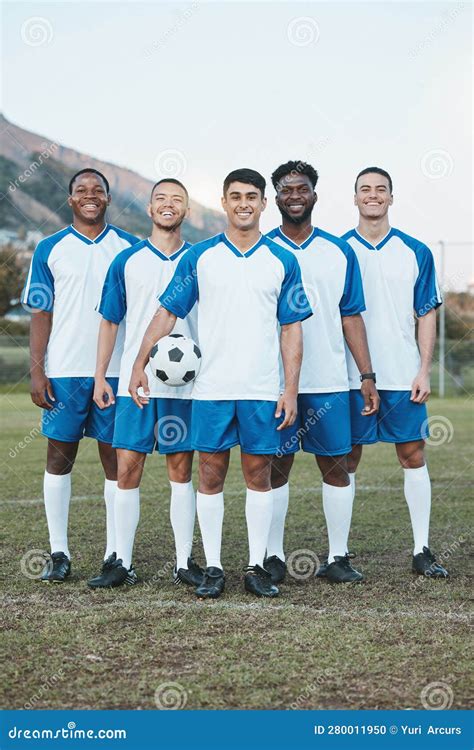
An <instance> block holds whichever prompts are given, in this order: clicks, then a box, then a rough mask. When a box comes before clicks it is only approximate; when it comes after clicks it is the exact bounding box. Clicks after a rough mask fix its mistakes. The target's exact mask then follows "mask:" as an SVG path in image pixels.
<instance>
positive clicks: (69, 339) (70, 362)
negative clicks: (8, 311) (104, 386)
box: [21, 224, 138, 378]
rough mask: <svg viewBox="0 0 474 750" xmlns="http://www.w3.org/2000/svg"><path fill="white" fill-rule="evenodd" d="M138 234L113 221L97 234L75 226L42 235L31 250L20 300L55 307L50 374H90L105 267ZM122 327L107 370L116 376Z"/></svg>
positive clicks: (32, 305) (48, 361) (48, 362)
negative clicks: (91, 235) (91, 234)
mask: <svg viewBox="0 0 474 750" xmlns="http://www.w3.org/2000/svg"><path fill="white" fill-rule="evenodd" d="M136 242H138V238H137V237H134V236H133V235H131V234H129V233H128V232H124V231H123V230H122V229H119V228H118V227H114V226H112V225H111V224H108V225H106V227H105V228H104V230H103V232H101V233H100V234H99V236H98V237H96V238H95V240H90V239H89V238H88V237H86V236H85V235H83V234H81V233H80V232H78V231H77V230H76V229H75V228H74V227H73V226H69V227H66V228H65V229H62V230H61V231H60V232H56V234H53V235H51V236H50V237H45V239H43V240H41V242H40V243H39V244H38V246H37V248H36V250H35V253H34V255H33V258H32V261H31V265H30V270H29V272H28V277H27V280H26V284H25V288H24V290H23V292H22V296H21V301H22V303H23V304H26V305H28V306H29V307H30V308H31V309H32V310H33V311H36V310H44V311H47V312H52V313H53V321H52V328H51V335H50V337H49V341H48V347H47V350H46V358H45V373H46V375H47V377H48V378H71V377H92V376H93V375H94V372H95V365H96V356H97V338H98V333H99V324H100V315H99V313H98V312H97V309H96V308H97V303H98V300H99V299H100V294H101V291H102V286H103V284H104V279H105V276H106V273H107V271H108V268H109V266H110V264H111V262H112V261H113V259H114V258H115V256H116V255H118V254H119V253H120V252H121V251H122V250H124V249H125V248H127V247H129V246H130V245H133V244H135V243H136ZM122 345H123V332H121V334H120V336H118V337H117V343H116V346H115V349H114V353H113V355H112V358H111V360H110V365H109V368H108V370H107V376H108V377H114V376H118V374H119V369H120V356H121V349H122Z"/></svg>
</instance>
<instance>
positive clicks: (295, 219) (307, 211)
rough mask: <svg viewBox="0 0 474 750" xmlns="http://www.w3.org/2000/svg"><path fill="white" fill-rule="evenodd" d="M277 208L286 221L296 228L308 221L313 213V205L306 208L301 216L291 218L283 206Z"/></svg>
mask: <svg viewBox="0 0 474 750" xmlns="http://www.w3.org/2000/svg"><path fill="white" fill-rule="evenodd" d="M278 208H279V210H280V213H281V215H282V216H283V218H284V219H285V220H286V221H288V222H289V223H290V224H295V225H296V226H298V224H303V223H304V222H305V221H306V220H307V219H309V217H310V216H311V214H312V213H313V208H314V203H313V205H312V206H308V207H307V208H305V210H304V211H303V213H302V214H301V216H292V215H291V214H290V213H288V211H287V210H286V208H285V207H284V206H278Z"/></svg>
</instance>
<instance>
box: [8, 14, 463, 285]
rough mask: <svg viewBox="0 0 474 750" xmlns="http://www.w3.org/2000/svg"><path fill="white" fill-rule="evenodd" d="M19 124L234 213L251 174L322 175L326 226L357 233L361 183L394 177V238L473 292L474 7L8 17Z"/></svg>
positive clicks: (13, 112) (321, 210)
mask: <svg viewBox="0 0 474 750" xmlns="http://www.w3.org/2000/svg"><path fill="white" fill-rule="evenodd" d="M3 16H4V23H3V27H4V39H3V50H4V51H3V76H2V83H3V87H2V88H3V97H2V99H3V104H2V110H3V112H4V114H5V116H6V117H7V118H8V119H10V120H11V121H13V122H14V123H15V124H17V125H20V126H21V127H25V128H27V129H29V130H32V131H35V132H37V133H40V134H41V135H44V136H47V137H48V138H49V139H51V140H53V141H57V142H60V143H62V144H64V145H66V146H70V147H72V148H75V149H77V150H79V151H82V152H84V153H87V154H90V155H92V156H95V157H98V158H100V159H104V160H106V161H111V162H113V163H116V164H119V165H121V166H125V167H129V168H131V169H134V170H136V171H137V172H139V173H140V174H142V175H144V176H145V177H148V178H150V179H157V178H158V177H160V176H166V175H168V176H177V177H179V178H180V179H182V180H183V182H185V184H186V185H187V186H188V188H189V191H190V193H191V195H192V197H193V198H195V199H196V200H198V201H200V202H202V203H204V204H205V205H207V206H210V207H214V208H219V207H220V196H221V190H222V187H221V186H222V181H223V178H224V177H225V175H226V174H227V173H228V172H229V171H231V170H232V169H235V168H237V167H242V166H247V167H252V168H254V169H257V170H258V171H260V172H261V173H262V174H263V175H264V176H265V178H266V179H267V181H268V182H269V188H268V197H269V205H268V208H267V211H266V212H265V214H264V220H263V224H262V226H263V229H264V230H265V231H266V230H269V229H271V228H272V227H273V226H275V225H277V224H278V223H279V213H278V211H277V210H276V208H275V206H274V191H273V189H272V186H271V183H270V175H271V173H272V171H273V170H274V169H275V168H276V167H277V166H278V165H279V164H280V163H282V162H286V161H287V160H288V159H302V160H307V161H309V162H311V163H312V164H313V165H314V166H315V167H316V168H317V170H318V172H319V174H320V179H319V182H318V186H317V192H318V198H319V200H318V204H317V209H316V213H315V215H314V223H315V224H316V225H318V226H321V227H322V228H324V229H325V230H326V231H329V232H332V233H334V234H342V233H343V232H345V231H347V230H348V229H349V228H351V227H353V226H354V225H355V224H356V223H357V214H356V211H355V208H354V205H353V183H354V177H355V175H356V174H357V172H358V171H360V169H362V168H364V167H366V166H369V165H370V166H373V165H379V166H382V167H384V168H385V169H387V170H388V171H389V172H390V173H391V175H392V178H393V183H394V205H393V207H392V209H391V215H390V221H391V224H392V225H393V226H396V227H398V228H400V229H401V230H402V231H404V232H407V233H408V234H411V235H413V236H415V237H417V238H418V239H421V240H422V241H424V242H426V243H428V244H430V246H431V247H432V249H433V251H434V254H435V258H436V260H437V263H438V267H439V261H440V255H439V248H438V244H437V243H438V242H439V241H440V240H443V241H445V242H446V243H447V245H446V256H445V258H446V260H445V274H444V285H445V288H448V289H449V288H453V289H463V288H464V287H465V286H466V284H467V282H468V281H469V280H470V279H472V278H473V275H474V271H473V264H472V251H473V245H469V244H454V243H469V242H470V241H471V240H472V68H471V65H472V40H471V21H472V18H471V16H472V6H471V4H470V3H469V2H457V0H455V1H454V2H442V3H431V2H416V3H414V2H341V3H339V2H323V3H322V2H305V3H298V2H274V1H272V2H260V3H258V2H222V1H221V2H204V1H203V0H189V2H185V3H181V2H172V3H170V2H149V3H142V2H129V3H117V2H113V1H112V0H110V1H104V2H100V3H97V2H80V3H79V2H72V1H69V2H59V3H43V2H35V3H31V2H22V1H21V0H20V1H19V0H16V1H15V2H14V3H13V2H11V3H8V2H7V3H4V7H3Z"/></svg>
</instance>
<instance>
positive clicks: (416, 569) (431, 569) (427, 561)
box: [411, 547, 449, 578]
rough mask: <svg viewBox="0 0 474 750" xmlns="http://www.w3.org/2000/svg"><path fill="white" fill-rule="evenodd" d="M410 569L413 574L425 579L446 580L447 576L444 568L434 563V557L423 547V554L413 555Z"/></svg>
mask: <svg viewBox="0 0 474 750" xmlns="http://www.w3.org/2000/svg"><path fill="white" fill-rule="evenodd" d="M411 569H412V571H413V573H416V574H417V575H419V576H426V577H427V578H448V576H449V573H448V571H447V570H446V568H443V566H442V565H440V564H439V563H438V562H436V558H435V556H434V555H433V553H432V552H431V550H429V549H428V547H423V552H419V553H418V554H417V555H413V562H412V566H411Z"/></svg>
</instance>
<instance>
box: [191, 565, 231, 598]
mask: <svg viewBox="0 0 474 750" xmlns="http://www.w3.org/2000/svg"><path fill="white" fill-rule="evenodd" d="M224 586H225V576H224V571H223V570H221V568H214V567H212V566H211V567H210V568H206V570H205V571H204V575H203V578H202V582H201V583H200V585H199V586H198V587H197V589H196V591H195V594H196V596H198V597H199V598H200V599H217V598H218V597H219V596H220V595H221V594H222V592H223V591H224Z"/></svg>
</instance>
